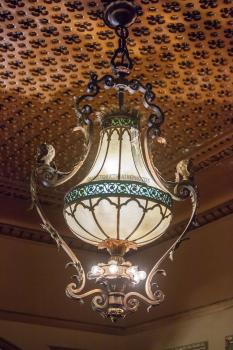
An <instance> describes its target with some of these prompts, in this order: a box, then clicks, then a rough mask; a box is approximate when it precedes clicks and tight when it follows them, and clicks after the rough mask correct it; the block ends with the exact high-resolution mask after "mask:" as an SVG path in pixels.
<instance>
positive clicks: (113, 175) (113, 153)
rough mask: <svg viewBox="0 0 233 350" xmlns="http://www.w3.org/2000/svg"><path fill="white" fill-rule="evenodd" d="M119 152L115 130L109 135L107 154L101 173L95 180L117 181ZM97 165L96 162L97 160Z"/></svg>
mask: <svg viewBox="0 0 233 350" xmlns="http://www.w3.org/2000/svg"><path fill="white" fill-rule="evenodd" d="M119 151H120V140H119V134H118V132H117V130H115V131H113V133H112V134H111V140H110V142H109V146H108V153H107V155H106V159H105V162H104V165H103V167H102V169H101V171H100V172H99V173H98V176H97V178H96V180H98V177H99V180H103V179H107V180H109V179H117V178H118V171H119V161H120V157H119V153H120V152H119ZM97 163H98V160H97Z"/></svg>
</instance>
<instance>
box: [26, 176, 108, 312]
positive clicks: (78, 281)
mask: <svg viewBox="0 0 233 350" xmlns="http://www.w3.org/2000/svg"><path fill="white" fill-rule="evenodd" d="M30 190H31V198H32V208H33V207H35V208H36V210H37V213H38V214H39V216H40V218H41V221H42V224H41V226H42V228H43V229H44V230H45V231H47V232H48V233H49V235H50V237H51V238H52V239H53V240H54V241H55V243H56V244H57V247H58V248H62V249H63V251H64V252H65V253H66V254H67V255H68V257H69V258H70V262H68V263H67V264H66V267H68V266H72V267H74V268H75V270H76V274H75V275H73V278H74V279H75V282H71V283H70V284H68V286H67V287H66V294H67V296H69V297H71V298H75V299H77V300H79V301H80V302H82V301H83V299H84V298H86V297H89V296H90V295H93V294H97V296H95V297H94V298H93V303H94V304H96V307H98V306H99V307H100V306H101V305H102V304H103V302H104V300H105V295H106V293H105V291H104V290H102V289H93V290H90V291H88V292H85V293H82V292H83V290H84V288H85V285H86V275H85V271H84V269H83V267H82V264H81V262H80V260H79V258H78V257H77V256H76V255H75V254H74V253H73V251H72V250H71V249H70V247H69V246H68V245H67V243H66V242H65V241H64V239H63V238H62V237H61V235H60V234H59V233H58V231H57V230H56V229H55V228H54V226H53V225H52V224H51V223H50V221H49V219H48V218H47V217H46V215H45V214H44V211H43V209H42V206H41V204H40V201H39V198H38V194H37V171H35V170H34V171H33V172H32V175H31V183H30Z"/></svg>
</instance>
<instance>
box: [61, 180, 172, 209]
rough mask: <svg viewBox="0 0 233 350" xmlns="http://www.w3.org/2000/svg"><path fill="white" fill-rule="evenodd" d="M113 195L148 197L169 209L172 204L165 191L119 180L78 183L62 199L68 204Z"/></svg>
mask: <svg viewBox="0 0 233 350" xmlns="http://www.w3.org/2000/svg"><path fill="white" fill-rule="evenodd" d="M115 196H122V197H135V198H142V199H149V200H151V201H153V202H158V203H160V204H163V205H164V206H166V207H167V208H169V209H170V208H171V206H172V198H171V196H170V194H169V193H167V192H164V191H162V190H160V189H158V188H155V187H152V186H148V185H146V184H143V183H141V182H136V181H119V180H116V181H112V180H111V181H107V180H106V181H96V182H88V183H84V184H81V185H78V186H76V187H74V188H72V189H71V191H70V192H68V193H67V194H66V196H65V199H64V200H65V205H69V204H72V203H76V202H78V201H80V200H84V199H89V198H98V197H102V198H104V197H115Z"/></svg>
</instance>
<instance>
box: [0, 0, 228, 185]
mask: <svg viewBox="0 0 233 350" xmlns="http://www.w3.org/2000/svg"><path fill="white" fill-rule="evenodd" d="M107 3H108V1H102V2H100V1H78V0H71V1H60V0H44V1H42V0H40V1H39V0H37V1H36V0H28V1H23V0H4V1H2V2H1V5H0V23H1V26H0V89H1V96H0V109H1V135H2V136H1V143H0V149H1V164H2V169H1V173H2V176H4V177H7V179H8V181H9V180H12V181H15V180H20V181H22V180H23V181H25V179H29V173H30V169H31V165H32V162H33V159H34V154H35V150H36V147H37V145H38V144H39V143H41V142H44V141H45V140H46V141H47V142H48V143H52V144H53V145H54V146H55V147H56V149H57V159H58V164H59V166H60V167H62V168H63V169H69V168H70V166H71V165H72V164H74V162H75V160H76V159H77V157H79V155H80V153H81V151H82V139H81V137H80V135H77V134H75V133H72V129H73V127H74V126H75V125H76V119H75V114H74V110H73V97H74V96H77V95H79V94H81V93H83V91H84V89H85V85H86V84H87V82H88V79H89V74H90V72H93V71H95V72H97V73H98V74H99V75H102V74H104V73H109V72H110V67H109V60H110V57H111V56H112V54H113V50H114V48H116V46H117V40H116V37H115V34H114V32H113V31H112V30H110V29H109V28H108V27H106V25H105V24H104V23H103V21H102V20H101V19H100V18H99V17H100V12H101V11H102V10H103V9H104V7H105V6H106V4H107ZM136 4H137V5H138V6H140V7H141V15H140V16H139V17H138V19H137V22H136V23H135V24H134V25H133V26H132V27H131V28H130V37H129V39H128V46H129V49H130V54H131V56H132V58H133V59H134V69H133V71H132V74H131V78H140V79H141V80H142V82H144V83H145V82H150V83H152V85H153V88H154V92H155V93H156V96H157V103H158V105H159V106H160V107H161V108H162V110H163V111H164V112H165V115H166V121H165V123H164V126H163V135H164V136H165V137H166V139H167V146H166V147H162V146H157V145H154V148H155V159H156V160H157V163H158V165H159V167H160V168H161V169H163V170H166V171H167V169H168V166H170V168H171V167H173V166H174V164H175V162H176V161H177V159H180V158H183V157H186V156H187V155H188V156H190V154H191V156H192V157H194V158H195V155H196V154H198V156H196V158H197V159H199V161H200V155H202V154H203V147H204V148H205V151H204V152H205V153H206V145H208V147H209V148H211V150H212V149H214V152H215V153H218V152H216V151H218V150H220V151H222V145H223V144H224V148H226V147H227V148H228V151H227V156H229V152H232V148H229V143H230V142H229V141H230V140H229V138H230V135H231V134H230V135H229V132H230V131H232V103H231V102H232V79H231V73H232V70H233V65H232V55H233V48H232V44H233V31H232V23H233V22H232V21H233V19H232V16H233V9H232V3H231V0H224V1H216V0H200V1H197V0H195V1H187V0H182V1H179V2H174V1H173V2H171V1H159V0H141V1H139V0H138V1H136ZM109 101H111V102H110V103H109ZM136 102H137V104H138V108H139V109H140V110H142V106H141V105H140V96H130V97H129V98H128V103H129V104H131V105H134V106H135V103H136ZM114 103H115V96H114V93H112V92H106V91H105V92H104V93H103V94H102V95H100V96H99V97H98V99H97V101H94V102H93V104H94V105H95V107H96V109H98V107H100V106H102V107H105V108H108V107H111V106H112V105H114ZM146 116H147V113H145V118H146ZM145 118H144V122H145ZM219 138H220V139H221V140H220V141H221V142H220V141H219ZM209 143H211V145H209ZM156 150H157V151H159V152H156ZM209 151H210V150H209ZM158 153H160V154H158ZM211 155H212V154H211ZM225 156H226V155H225V154H223V153H222V154H221V156H219V157H221V158H222V157H225ZM171 161H172V163H171ZM197 162H198V161H197ZM170 164H171V165H170ZM199 166H205V165H204V164H202V165H199Z"/></svg>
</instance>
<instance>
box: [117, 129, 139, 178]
mask: <svg viewBox="0 0 233 350" xmlns="http://www.w3.org/2000/svg"><path fill="white" fill-rule="evenodd" d="M120 158H121V164H120V179H121V180H134V181H142V179H141V177H140V174H139V173H138V171H137V168H136V166H135V163H134V158H133V154H132V148H131V140H130V133H129V130H127V129H125V131H124V133H123V135H122V141H121V157H120Z"/></svg>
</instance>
